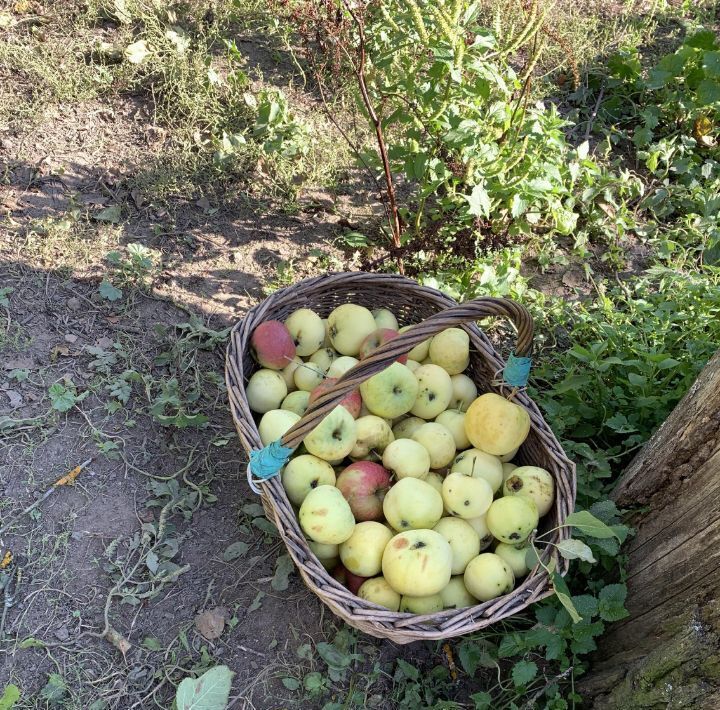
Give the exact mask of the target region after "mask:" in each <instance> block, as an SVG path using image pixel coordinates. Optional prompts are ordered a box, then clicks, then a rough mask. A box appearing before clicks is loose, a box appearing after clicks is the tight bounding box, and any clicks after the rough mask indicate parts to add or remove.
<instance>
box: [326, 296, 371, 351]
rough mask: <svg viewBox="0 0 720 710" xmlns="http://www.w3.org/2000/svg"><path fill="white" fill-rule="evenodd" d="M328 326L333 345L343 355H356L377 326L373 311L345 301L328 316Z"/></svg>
mask: <svg viewBox="0 0 720 710" xmlns="http://www.w3.org/2000/svg"><path fill="white" fill-rule="evenodd" d="M328 328H329V332H330V340H331V342H332V345H333V347H334V348H335V350H337V351H338V352H339V353H340V354H341V355H352V356H355V355H357V354H358V353H359V352H360V345H361V344H362V341H363V340H365V338H366V336H368V335H370V333H372V332H373V330H375V329H376V328H377V326H376V325H375V319H374V318H373V315H372V313H370V311H369V310H368V309H367V308H364V307H363V306H358V305H356V304H354V303H344V304H343V305H342V306H338V307H337V308H335V309H334V310H333V311H332V312H331V313H330V315H329V316H328Z"/></svg>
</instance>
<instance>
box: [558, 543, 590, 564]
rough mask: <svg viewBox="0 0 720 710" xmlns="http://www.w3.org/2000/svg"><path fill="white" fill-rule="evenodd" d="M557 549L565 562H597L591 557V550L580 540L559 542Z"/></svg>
mask: <svg viewBox="0 0 720 710" xmlns="http://www.w3.org/2000/svg"><path fill="white" fill-rule="evenodd" d="M557 549H558V550H559V551H560V554H561V555H562V556H563V557H564V558H565V559H566V560H577V559H579V560H584V561H585V562H593V563H594V562H597V560H596V559H595V558H594V557H593V554H592V550H591V549H590V548H589V547H588V546H587V545H586V544H585V543H584V542H582V540H561V541H560V542H559V543H558V544H557Z"/></svg>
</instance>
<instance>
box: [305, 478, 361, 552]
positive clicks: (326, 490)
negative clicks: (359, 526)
mask: <svg viewBox="0 0 720 710" xmlns="http://www.w3.org/2000/svg"><path fill="white" fill-rule="evenodd" d="M298 517H299V518H300V527H302V529H303V532H304V533H305V534H306V535H307V536H308V537H309V538H311V539H312V540H314V541H315V542H322V543H325V544H326V545H339V544H340V543H341V542H345V540H347V539H348V538H349V537H350V536H351V535H352V533H353V530H354V529H355V518H353V514H352V511H351V510H350V506H349V505H348V502H347V501H346V500H345V498H343V494H342V493H340V491H339V490H338V489H337V488H335V486H318V487H317V488H313V489H312V490H311V491H310V493H308V494H307V496H305V500H304V501H303V502H302V505H301V506H300V515H299V516H298Z"/></svg>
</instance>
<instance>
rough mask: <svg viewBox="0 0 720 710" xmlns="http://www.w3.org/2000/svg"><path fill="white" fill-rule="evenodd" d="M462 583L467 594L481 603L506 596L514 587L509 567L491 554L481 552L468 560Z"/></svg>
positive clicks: (500, 558) (513, 578)
mask: <svg viewBox="0 0 720 710" xmlns="http://www.w3.org/2000/svg"><path fill="white" fill-rule="evenodd" d="M463 581H464V582H465V587H467V590H468V592H470V594H472V595H473V596H474V597H475V598H476V599H479V600H480V601H481V602H487V601H490V600H491V599H495V597H499V596H501V595H502V594H508V593H509V592H511V591H512V589H513V587H514V586H515V577H514V576H513V573H512V569H510V566H509V565H508V564H507V562H505V560H503V559H502V557H498V556H497V555H494V554H493V553H492V552H483V553H482V554H480V555H478V556H477V557H476V558H475V559H473V560H470V563H469V564H468V566H467V568H466V569H465V575H464V576H463Z"/></svg>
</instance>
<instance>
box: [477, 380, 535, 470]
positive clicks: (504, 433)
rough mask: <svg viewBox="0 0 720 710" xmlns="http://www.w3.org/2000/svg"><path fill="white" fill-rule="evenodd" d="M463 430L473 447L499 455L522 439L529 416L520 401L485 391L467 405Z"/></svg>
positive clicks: (516, 446) (519, 442)
mask: <svg viewBox="0 0 720 710" xmlns="http://www.w3.org/2000/svg"><path fill="white" fill-rule="evenodd" d="M465 432H466V433H467V435H468V439H470V441H471V443H472V445H473V446H474V447H475V448H477V449H481V450H482V451H486V452H487V453H488V454H493V455H494V456H502V455H504V454H507V453H510V452H511V451H512V450H513V449H517V448H518V447H519V446H520V445H521V444H522V443H523V441H525V439H526V438H527V435H528V433H529V432H530V415H529V414H528V413H527V410H525V409H523V408H522V407H521V406H520V405H519V404H515V403H514V402H509V401H508V400H507V399H505V398H504V397H501V396H500V395H498V394H494V393H492V392H488V393H486V394H483V395H480V396H479V397H478V398H477V399H476V400H475V401H474V402H473V403H472V404H471V405H470V407H469V408H468V410H467V412H466V414H465Z"/></svg>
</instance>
